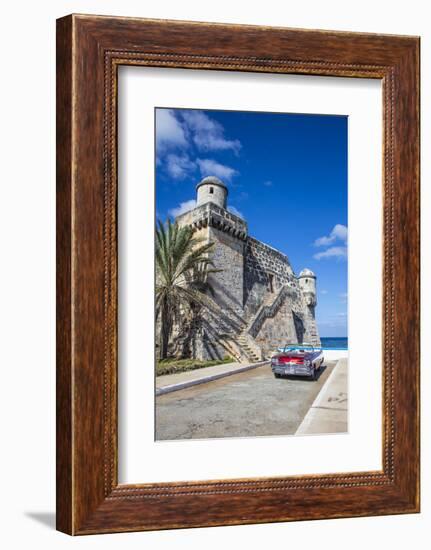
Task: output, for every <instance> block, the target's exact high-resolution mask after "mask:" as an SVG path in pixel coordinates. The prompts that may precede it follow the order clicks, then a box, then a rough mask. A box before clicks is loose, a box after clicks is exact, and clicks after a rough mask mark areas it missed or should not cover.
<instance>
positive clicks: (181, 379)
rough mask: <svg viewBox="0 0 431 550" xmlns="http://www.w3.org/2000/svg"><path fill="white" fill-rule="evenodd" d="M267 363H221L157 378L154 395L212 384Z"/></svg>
mask: <svg viewBox="0 0 431 550" xmlns="http://www.w3.org/2000/svg"><path fill="white" fill-rule="evenodd" d="M268 363H269V361H260V362H259V363H223V364H222V365H214V366H213V367H203V368H201V369H194V370H189V371H186V372H179V373H177V374H165V375H163V376H157V378H156V395H162V394H163V393H170V392H173V391H177V390H182V389H184V388H188V387H190V386H196V385H197V384H204V383H205V382H212V381H213V380H218V379H219V378H224V377H225V376H230V375H232V374H238V373H239V372H245V371H247V370H250V369H255V368H257V367H260V366H262V365H267V364H268Z"/></svg>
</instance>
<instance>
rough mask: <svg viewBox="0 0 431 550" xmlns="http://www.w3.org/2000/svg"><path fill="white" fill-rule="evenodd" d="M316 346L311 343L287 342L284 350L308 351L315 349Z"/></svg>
mask: <svg viewBox="0 0 431 550" xmlns="http://www.w3.org/2000/svg"><path fill="white" fill-rule="evenodd" d="M313 350H314V347H313V346H312V345H311V344H286V345H285V346H284V348H283V351H284V352H288V351H299V352H302V353H306V352H308V351H313Z"/></svg>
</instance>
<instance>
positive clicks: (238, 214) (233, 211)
mask: <svg viewBox="0 0 431 550" xmlns="http://www.w3.org/2000/svg"><path fill="white" fill-rule="evenodd" d="M227 209H228V210H229V212H232V214H235V216H239V217H240V218H244V215H243V214H242V213H241V212H240V211H239V210H238V209H237V208H235V206H228V207H227Z"/></svg>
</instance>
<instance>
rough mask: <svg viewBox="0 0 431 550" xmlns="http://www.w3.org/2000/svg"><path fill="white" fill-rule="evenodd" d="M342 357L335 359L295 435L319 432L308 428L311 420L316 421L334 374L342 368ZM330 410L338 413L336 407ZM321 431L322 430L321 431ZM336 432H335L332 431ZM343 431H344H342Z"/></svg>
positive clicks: (334, 376)
mask: <svg viewBox="0 0 431 550" xmlns="http://www.w3.org/2000/svg"><path fill="white" fill-rule="evenodd" d="M343 359H344V358H343ZM343 359H339V360H338V361H337V364H336V365H335V367H334V369H333V371H332V372H331V374H330V375H329V376H328V379H327V380H326V382H325V383H324V384H323V386H322V387H321V389H320V392H319V393H318V394H317V396H316V398H315V400H314V401H313V403H312V405H311V407H310V408H309V410H308V412H307V414H306V415H305V416H304V418H303V419H302V422H301V424H300V425H299V427H298V429H297V430H296V432H295V435H316V433H320V432H314V431H312V430H310V427H311V426H312V424H313V422H315V421H316V416H317V414H318V413H317V411H318V410H319V409H320V408H322V402H323V401H324V400H325V399H326V397H327V394H328V390H329V388H330V386H331V384H332V383H333V380H334V379H335V378H336V376H337V375H338V373H339V370H340V369H342V368H344V363H343ZM323 408H325V409H326V408H327V407H323ZM332 412H335V413H336V414H337V413H339V410H338V409H333V410H332ZM322 433H323V432H322ZM324 433H332V432H324ZM334 433H337V432H334ZM343 433H344V432H343Z"/></svg>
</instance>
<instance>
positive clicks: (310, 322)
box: [154, 107, 348, 441]
mask: <svg viewBox="0 0 431 550" xmlns="http://www.w3.org/2000/svg"><path fill="white" fill-rule="evenodd" d="M154 131H155V197H156V199H155V219H156V227H155V259H154V264H155V296H154V303H155V394H156V399H155V403H156V405H155V409H156V410H155V440H156V441H169V440H187V439H211V438H228V437H258V436H287V435H290V436H293V435H301V436H305V435H315V434H334V433H347V432H348V390H347V388H348V293H347V291H348V116H343V115H339V114H337V115H328V114H324V115H322V114H318V113H316V114H302V113H289V112H286V113H283V112H281V113H280V112H250V111H227V110H203V109H184V108H175V107H171V108H167V107H156V109H155V130H154Z"/></svg>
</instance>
